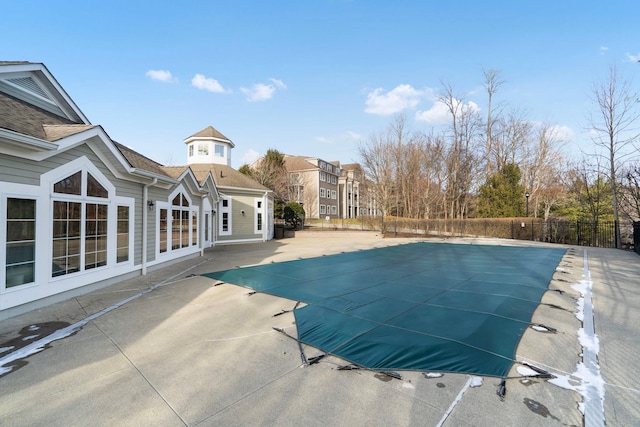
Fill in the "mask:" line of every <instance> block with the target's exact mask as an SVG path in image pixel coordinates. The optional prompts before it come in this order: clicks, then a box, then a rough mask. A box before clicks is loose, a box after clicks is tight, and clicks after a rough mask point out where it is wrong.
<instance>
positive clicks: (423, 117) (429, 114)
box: [415, 99, 480, 125]
mask: <svg viewBox="0 0 640 427" xmlns="http://www.w3.org/2000/svg"><path fill="white" fill-rule="evenodd" d="M454 104H455V108H456V109H458V108H463V109H465V110H467V111H471V112H480V107H478V104H476V103H475V102H473V101H469V102H467V103H466V104H462V105H460V101H459V100H457V99H454ZM415 119H416V120H417V121H421V122H427V123H432V124H440V125H441V124H445V123H448V122H449V121H450V120H451V112H450V111H449V107H448V106H447V105H446V104H445V103H444V102H442V101H435V102H434V103H433V106H431V108H429V109H428V110H425V111H417V112H416V117H415Z"/></svg>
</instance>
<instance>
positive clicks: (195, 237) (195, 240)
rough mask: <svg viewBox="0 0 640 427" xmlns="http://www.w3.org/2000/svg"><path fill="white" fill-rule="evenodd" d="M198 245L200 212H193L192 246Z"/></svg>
mask: <svg viewBox="0 0 640 427" xmlns="http://www.w3.org/2000/svg"><path fill="white" fill-rule="evenodd" d="M197 244H198V212H196V211H192V212H191V246H195V245H197Z"/></svg>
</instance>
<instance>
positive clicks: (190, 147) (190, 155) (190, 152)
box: [189, 144, 193, 157]
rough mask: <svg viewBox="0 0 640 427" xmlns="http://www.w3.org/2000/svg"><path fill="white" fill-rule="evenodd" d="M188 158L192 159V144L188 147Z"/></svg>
mask: <svg viewBox="0 0 640 427" xmlns="http://www.w3.org/2000/svg"><path fill="white" fill-rule="evenodd" d="M189 157H193V144H191V145H190V146H189Z"/></svg>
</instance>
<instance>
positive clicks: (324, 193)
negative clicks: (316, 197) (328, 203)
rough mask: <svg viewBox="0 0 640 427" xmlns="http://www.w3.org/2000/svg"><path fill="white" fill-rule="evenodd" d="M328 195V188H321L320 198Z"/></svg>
mask: <svg viewBox="0 0 640 427" xmlns="http://www.w3.org/2000/svg"><path fill="white" fill-rule="evenodd" d="M326 196H327V190H326V189H324V188H320V198H321V199H324V198H325V197H326Z"/></svg>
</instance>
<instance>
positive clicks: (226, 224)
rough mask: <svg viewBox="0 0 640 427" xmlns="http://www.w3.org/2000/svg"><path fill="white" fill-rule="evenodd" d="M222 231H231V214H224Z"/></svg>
mask: <svg viewBox="0 0 640 427" xmlns="http://www.w3.org/2000/svg"><path fill="white" fill-rule="evenodd" d="M222 231H229V214H228V213H227V212H223V213H222Z"/></svg>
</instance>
